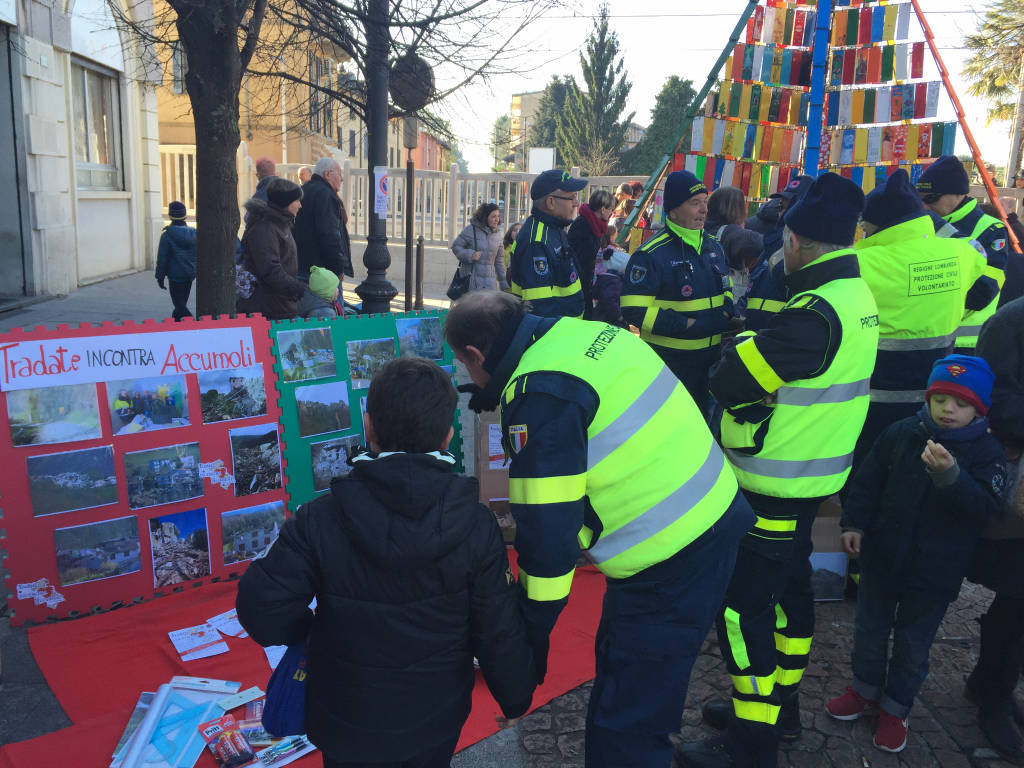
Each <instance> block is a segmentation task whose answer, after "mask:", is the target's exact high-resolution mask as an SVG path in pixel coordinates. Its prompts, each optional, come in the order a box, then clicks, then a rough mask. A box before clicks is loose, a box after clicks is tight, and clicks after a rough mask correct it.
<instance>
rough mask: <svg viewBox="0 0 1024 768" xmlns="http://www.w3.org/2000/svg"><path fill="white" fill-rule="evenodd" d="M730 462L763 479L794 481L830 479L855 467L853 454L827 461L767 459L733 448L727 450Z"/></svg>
mask: <svg viewBox="0 0 1024 768" xmlns="http://www.w3.org/2000/svg"><path fill="white" fill-rule="evenodd" d="M725 452H726V454H728V456H729V461H731V462H732V463H733V464H735V465H736V466H737V467H738V468H739V469H741V470H743V471H744V472H750V473H751V474H755V475H761V476H762V477H778V478H781V479H783V480H792V479H795V478H798V477H829V476H830V475H838V474H841V473H843V472H845V471H846V470H848V469H849V468H850V467H851V466H852V465H853V453H852V452H851V453H848V454H846V455H845V456H831V457H829V458H825V459H806V460H802V461H801V460H792V461H787V460H785V459H765V458H762V457H760V456H750V455H748V454H745V453H740V452H739V451H734V450H732V449H731V448H726V449H725Z"/></svg>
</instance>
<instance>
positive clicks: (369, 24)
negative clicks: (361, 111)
mask: <svg viewBox="0 0 1024 768" xmlns="http://www.w3.org/2000/svg"><path fill="white" fill-rule="evenodd" d="M388 23H389V22H388V0H368V2H367V6H366V16H365V19H364V21H363V26H364V29H365V30H366V106H367V109H366V112H367V115H366V118H367V119H366V128H367V133H368V134H369V145H370V146H369V148H368V149H369V155H370V157H369V162H368V163H367V166H368V169H367V170H368V172H369V185H370V189H372V190H373V193H372V194H370V195H368V198H369V200H368V201H367V202H370V201H372V208H371V209H370V210H369V211H368V213H369V215H370V221H369V228H368V229H369V232H368V235H367V238H366V251H365V252H364V253H363V265H364V266H365V267H366V279H365V280H364V281H363V282H362V283H360V284H359V285H358V286H357V287H356V293H357V294H359V298H360V299H362V300H363V314H379V313H382V312H388V311H389V310H390V309H391V300H392V299H393V298H394V297H395V295H396V294H397V293H398V290H397V289H396V288H395V286H393V285H392V284H391V283H390V282H388V278H387V271H388V267H390V266H391V254H390V253H389V252H388V239H387V233H386V229H385V224H386V221H387V215H388V211H387V172H388V169H387V164H388V151H387V136H388V49H389V47H390V46H389V38H390V30H389V28H388Z"/></svg>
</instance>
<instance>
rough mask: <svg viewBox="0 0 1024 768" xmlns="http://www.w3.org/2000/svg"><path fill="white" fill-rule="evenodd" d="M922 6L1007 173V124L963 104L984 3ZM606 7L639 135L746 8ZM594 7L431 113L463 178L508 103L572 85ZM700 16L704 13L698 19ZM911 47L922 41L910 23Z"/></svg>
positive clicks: (948, 116) (480, 161)
mask: <svg viewBox="0 0 1024 768" xmlns="http://www.w3.org/2000/svg"><path fill="white" fill-rule="evenodd" d="M920 2H921V6H922V8H923V10H924V13H925V16H926V19H927V21H928V23H929V24H930V25H931V28H932V32H933V33H934V35H935V40H936V43H937V45H938V46H939V49H940V51H939V53H940V55H941V56H942V57H943V59H944V61H945V64H946V69H947V70H948V71H949V72H950V74H951V79H952V81H953V87H954V89H955V90H956V92H957V94H958V96H959V97H960V100H961V102H962V104H963V107H964V113H965V114H966V115H967V119H968V124H969V126H970V129H971V131H972V133H973V134H974V137H975V139H976V140H977V142H978V145H979V147H980V148H981V152H982V155H983V157H984V158H985V161H986V162H992V163H995V164H996V165H998V166H1002V165H1005V164H1006V158H1007V154H1008V152H1009V138H1008V134H1007V131H1008V127H1009V124H1008V123H994V124H992V125H991V126H986V125H985V122H986V119H985V115H986V111H987V106H986V104H985V103H984V102H981V101H980V100H977V99H973V98H971V97H969V96H968V95H967V82H966V81H965V80H964V79H963V77H962V76H961V75H960V71H961V69H962V68H963V62H964V60H965V58H966V55H967V51H966V50H964V49H963V47H962V46H963V38H964V36H965V35H966V34H969V33H971V32H973V31H974V29H975V28H976V26H977V24H978V21H979V18H980V14H981V13H983V11H984V8H985V3H984V2H983V0H920ZM608 4H609V9H610V12H611V19H610V25H611V28H612V29H613V30H614V31H615V32H616V34H617V35H618V38H619V52H620V55H621V57H622V59H623V61H624V63H625V70H626V72H627V74H628V76H629V79H630V80H631V81H632V83H633V87H632V90H631V92H630V97H629V101H628V106H627V110H626V111H627V113H628V112H629V111H635V112H636V117H635V118H634V122H637V123H639V124H640V125H644V126H646V125H647V124H648V123H649V122H650V113H651V110H652V109H653V107H654V102H655V97H656V96H657V94H658V92H659V91H660V90H661V87H662V85H663V84H664V82H665V80H666V79H667V78H668V77H669V76H671V75H678V76H680V77H682V78H688V79H690V80H692V81H693V82H694V89H695V90H699V89H700V87H701V86H702V85H703V84H704V81H705V80H706V79H707V77H708V75H709V74H710V70H711V67H712V65H713V64H714V63H715V61H716V60H717V58H718V56H719V55H720V54H721V52H722V49H723V48H724V47H725V44H726V42H727V41H728V39H729V33H730V32H731V31H732V29H733V27H734V26H735V25H736V21H737V20H738V19H739V16H740V14H741V13H742V11H743V9H744V8H745V7H746V5H747V3H746V0H717V2H715V3H707V2H704V1H703V0H609V3H608ZM599 5H600V3H599V1H598V0H564V2H563V4H562V7H560V8H554V9H552V10H550V11H549V12H548V13H547V14H546V15H545V16H544V18H543V19H541V20H540V21H539V22H536V23H535V24H534V25H533V26H532V27H530V28H529V29H528V30H527V32H526V33H524V36H523V38H522V42H521V43H520V45H521V46H522V47H523V49H524V50H523V53H522V59H523V62H524V64H523V66H524V69H526V68H529V71H527V72H524V73H523V74H521V75H514V76H513V75H500V76H494V77H491V78H489V80H488V82H475V83H473V84H471V85H469V86H467V87H466V89H465V90H464V91H463V92H462V93H461V94H459V95H457V96H455V97H453V98H451V99H450V100H449V101H448V102H447V103H446V104H444V105H442V108H441V109H439V110H438V111H439V112H441V113H442V114H444V116H445V117H447V118H448V119H449V120H451V123H452V126H453V128H454V129H455V133H456V136H457V138H458V140H459V145H460V147H461V149H462V153H463V155H464V156H465V157H466V160H467V161H468V163H469V170H470V171H471V172H486V171H488V170H490V167H491V163H492V160H491V153H490V148H489V145H488V137H489V136H490V135H491V132H492V128H493V125H494V121H495V119H496V118H497V117H498V116H499V115H502V114H509V113H510V110H511V101H512V94H513V93H521V92H526V91H537V90H541V89H543V88H544V86H545V85H546V84H547V83H548V81H549V80H550V79H551V76H552V75H566V74H572V75H575V76H576V78H577V79H578V80H579V79H580V77H581V72H580V66H579V51H581V50H583V48H584V45H585V41H586V39H587V37H588V35H589V34H590V33H591V31H592V30H593V19H594V17H595V16H596V14H597V10H598V7H599ZM702 6H703V7H709V8H710V9H711V10H710V11H708V12H706V13H705V12H703V11H702V10H701V8H702ZM910 39H911V40H912V41H917V40H924V33H923V32H922V30H921V27H920V25H919V24H918V23H917V20H916V18H915V17H913V16H912V17H911V25H910ZM925 58H926V62H927V63H926V68H925V76H926V78H928V79H938V77H939V75H938V69H937V67H935V66H934V64H933V63H932V62H931V57H930V55H928V54H926V56H925ZM939 104H940V106H939V118H940V119H945V120H953V119H955V112H954V110H953V106H952V103H951V101H950V99H949V98H948V97H947V96H946V95H945V93H944V92H943V96H942V98H940V101H939ZM969 151H970V150H969V148H968V145H967V142H966V140H965V138H964V136H963V131H958V135H957V146H956V152H957V154H961V153H964V154H966V153H969Z"/></svg>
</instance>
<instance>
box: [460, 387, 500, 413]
mask: <svg viewBox="0 0 1024 768" xmlns="http://www.w3.org/2000/svg"><path fill="white" fill-rule="evenodd" d="M457 389H458V390H459V392H463V393H466V394H468V395H469V396H470V398H469V407H470V410H472V411H473V412H474V413H483V412H484V411H493V410H494V409H495V408H497V407H498V398H497V397H495V396H493V395H486V394H484V390H482V389H481V388H480V387H478V386H477V385H476V384H462V385H460V386H459V387H457Z"/></svg>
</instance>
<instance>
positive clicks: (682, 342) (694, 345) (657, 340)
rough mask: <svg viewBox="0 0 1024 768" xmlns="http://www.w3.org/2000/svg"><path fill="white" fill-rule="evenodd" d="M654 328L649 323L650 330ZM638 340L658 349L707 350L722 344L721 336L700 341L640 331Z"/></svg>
mask: <svg viewBox="0 0 1024 768" xmlns="http://www.w3.org/2000/svg"><path fill="white" fill-rule="evenodd" d="M652 311H657V310H654V309H653V308H652V309H648V310H647V312H648V314H650V313H651V312H652ZM653 327H654V323H653V322H652V323H651V328H653ZM644 328H647V318H646V317H645V318H644ZM640 338H641V339H643V340H644V341H646V342H647V343H648V344H653V345H655V346H658V347H668V348H669V349H708V348H709V347H714V346H716V345H718V344H721V343H722V335H721V334H720V333H719V334H715V335H714V336H705V337H704V338H702V339H674V338H672V337H671V336H657V335H655V334H653V333H650V332H649V331H646V332H645V331H644V329H641V331H640Z"/></svg>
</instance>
